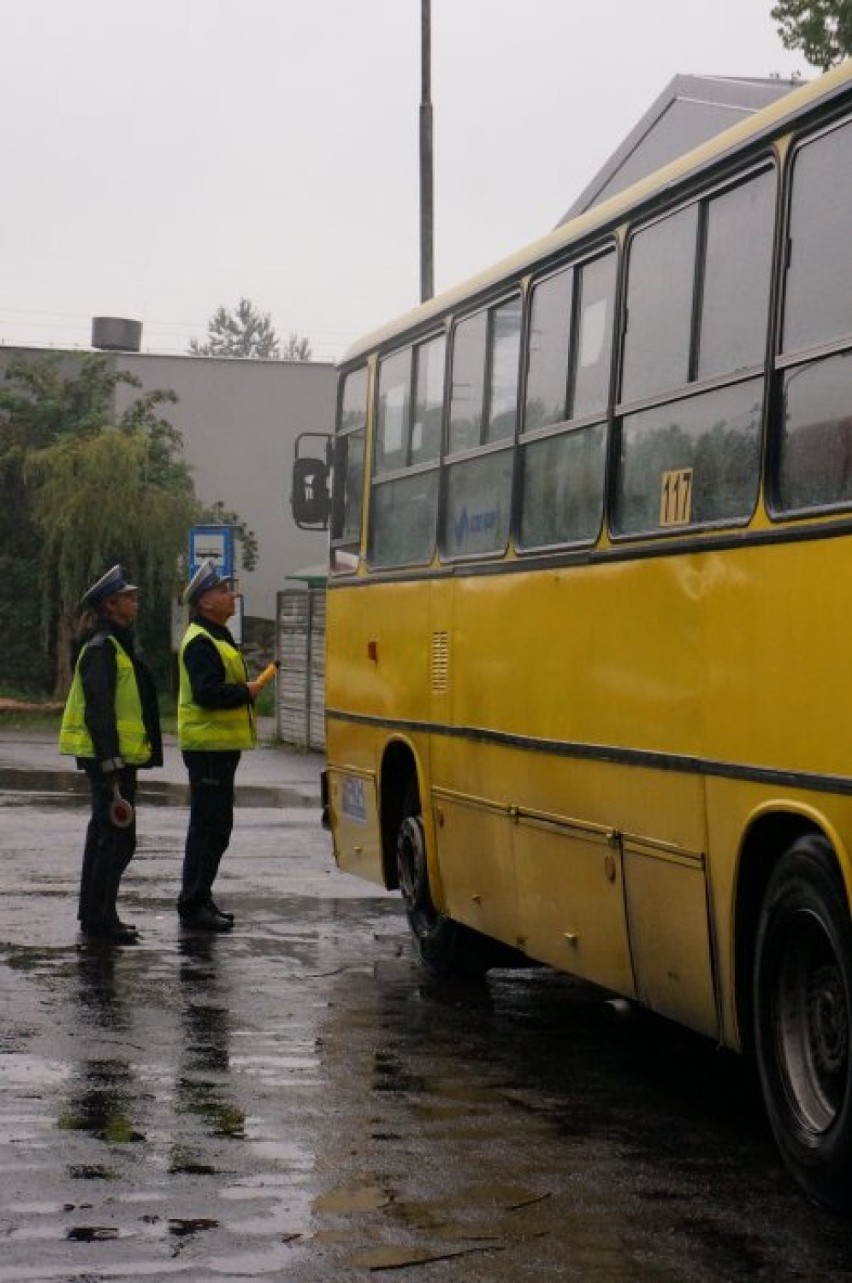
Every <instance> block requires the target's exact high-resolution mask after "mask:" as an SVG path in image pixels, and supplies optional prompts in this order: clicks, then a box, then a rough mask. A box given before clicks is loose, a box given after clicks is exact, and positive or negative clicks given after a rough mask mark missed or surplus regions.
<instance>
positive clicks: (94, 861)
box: [77, 760, 136, 933]
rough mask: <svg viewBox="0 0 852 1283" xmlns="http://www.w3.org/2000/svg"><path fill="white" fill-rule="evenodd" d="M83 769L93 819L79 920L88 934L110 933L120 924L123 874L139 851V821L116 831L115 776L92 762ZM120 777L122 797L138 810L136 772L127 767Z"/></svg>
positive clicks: (87, 844)
mask: <svg viewBox="0 0 852 1283" xmlns="http://www.w3.org/2000/svg"><path fill="white" fill-rule="evenodd" d="M83 769H84V770H85V772H86V775H87V776H88V780H89V787H90V788H91V791H92V815H91V818H90V820H89V827H88V828H87V830H86V845H85V847H84V848H83V869H82V873H81V875H80V907H79V910H78V913H77V917H78V918H79V919H80V923H81V925H82V927H83V930H84V931H90V932H94V933H96V932H99V931H109V930H110V929H111V928H113V927H114V926H115V925H116V923H117V922H118V914H117V913H116V908H115V902H116V898H117V896H118V888H119V884H120V882H121V877H122V874H123V873H124V870H125V869H126V868H127V866H128V864H129V863H130V861H131V860H132V859H133V853H134V852H135V850H136V817H135V813H134V818H133V820H132V821H131V822H130V824H129V825H128V827H127V828H125V829H119V828H116V826H115V825H114V824H113V823H112V822H111V820H110V818H109V808H110V804H111V803H112V800H113V785H112V776H111V775H104V773H103V771H101V770H100V768H99V767H98V766H97V765H96V764H95V763H94V762H90V761H88V760H84V761H83ZM117 775H118V784H119V789H120V790H121V796H122V797H123V798H124V799H125V801H127V802H129V803H130V805H131V806H133V807H135V804H136V768H135V767H132V766H125V767H123V768H122V769H121V770H120V771H118V772H117Z"/></svg>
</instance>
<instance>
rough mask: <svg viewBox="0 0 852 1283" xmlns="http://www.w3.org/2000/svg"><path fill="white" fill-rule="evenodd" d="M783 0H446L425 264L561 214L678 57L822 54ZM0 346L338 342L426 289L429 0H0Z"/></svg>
mask: <svg viewBox="0 0 852 1283" xmlns="http://www.w3.org/2000/svg"><path fill="white" fill-rule="evenodd" d="M772 3H773V0H432V36H433V39H432V99H433V103H434V113H435V114H434V121H435V126H434V128H435V227H436V230H435V278H436V279H435V284H436V288H437V289H438V290H441V289H443V288H446V287H447V286H450V285H452V284H455V283H456V282H458V281H459V280H462V279H464V278H465V277H468V276H470V275H472V274H473V273H475V272H477V271H479V270H480V269H481V268H483V267H485V266H487V265H488V264H489V263H491V262H493V261H494V260H496V259H499V258H502V257H504V256H505V255H507V254H510V253H512V252H514V251H515V250H516V249H518V248H520V247H521V246H522V245H524V244H526V243H527V242H529V241H531V240H533V239H535V238H536V237H537V236H538V235H539V234H541V233H543V232H545V231H547V230H549V229H550V228H551V227H552V226H553V225H554V224H555V223H556V222H557V221H558V219H559V218H560V216H561V215H562V214H563V213H564V211H565V210H566V209H567V208H568V206H569V205H570V204H571V203H572V201H573V200H574V198H575V197H576V196H577V195H578V194H579V193H580V191H581V190H582V189H583V188H584V187H585V186H586V184H587V183H588V182H589V180H590V179H591V178H592V176H593V175H594V173H595V172H596V171H597V169H598V168H599V167H600V166H601V165H602V164H603V163H604V162H605V161H606V160H607V159H608V157H609V156H610V155H611V154H612V152H613V151H614V150H615V148H616V147H617V146H618V144H619V143H620V142H621V141H622V139H623V138H624V136H625V134H627V133H628V131H629V130H630V129H631V128H632V127H633V125H635V124H636V122H637V121H638V119H639V118H640V117H641V116H642V115H643V114H644V112H645V111H646V110H647V109H648V107H649V106H650V105H651V104H652V102H653V101H654V99H655V98H656V97H657V96H658V95H659V94H660V92H661V91H662V90H663V89H664V87H665V86H666V84H667V83H668V82H669V81H670V80H671V78H672V77H673V76H674V75H676V74H678V73H691V74H716V75H728V76H770V75H773V74H778V75H781V76H782V77H785V78H786V77H789V76H790V75H792V74H793V73H795V72H799V73H800V74H801V75H803V76H805V77H809V76H812V75H814V74H815V72H814V71H813V69H812V68H809V67H808V65H807V64H806V63H805V61H804V59H803V57H802V56H801V54H798V53H790V52H788V51H787V50H785V49H784V48H783V47H782V45H781V41H780V39H779V37H778V35H777V33H776V30H775V24H774V22H773V21H772V19H771V18H770V16H769V12H770V9H771V8H772ZM0 14H2V39H3V75H2V77H0V120H2V127H1V128H2V178H3V199H2V203H0V343H6V344H10V343H26V344H34V345H38V346H48V345H56V346H83V347H85V346H88V344H89V341H90V336H91V317H92V316H95V315H109V316H125V317H132V318H135V319H138V320H141V321H142V322H143V327H144V328H143V349H144V350H146V351H156V352H164V351H167V352H183V351H186V348H187V346H188V343H189V339H190V338H191V337H193V336H196V337H199V338H202V339H203V338H204V335H205V331H206V325H207V321H208V319H209V318H210V316H211V315H212V313H213V312H214V311H215V310H216V308H217V307H218V306H219V305H220V304H224V305H226V306H233V305H234V304H235V303H236V302H237V300H238V299H239V298H240V296H242V295H245V296H248V297H249V298H250V299H252V301H253V302H254V303H255V304H256V306H257V307H258V308H260V309H261V310H262V311H264V312H269V313H270V314H271V316H272V320H273V324H274V325H275V328H276V331H277V332H278V334H279V336H281V337H282V338H286V336H287V335H288V334H289V333H290V332H292V331H296V332H298V333H299V334H300V335H306V336H307V337H308V338H310V339H311V341H312V343H313V348H314V355H315V357H316V358H318V359H329V360H331V359H334V358H336V357H338V356H340V355H341V353H342V352H343V351H344V350H345V348H346V346H347V345H348V343H350V342H351V341H352V340H353V339H355V338H356V337H357V336H358V335H359V334H361V333H363V332H364V331H366V330H370V329H372V328H373V327H374V326H376V325H379V324H382V323H384V322H385V321H387V320H390V319H391V318H392V317H394V316H395V315H397V314H398V313H400V312H403V311H406V310H407V309H408V308H409V307H411V306H413V305H414V304H415V303H416V302H417V300H418V296H419V248H418V227H419V205H418V202H419V194H418V192H419V188H418V129H419V125H418V114H419V102H420V0H138V2H137V3H131V2H130V0H24V2H20V0H0Z"/></svg>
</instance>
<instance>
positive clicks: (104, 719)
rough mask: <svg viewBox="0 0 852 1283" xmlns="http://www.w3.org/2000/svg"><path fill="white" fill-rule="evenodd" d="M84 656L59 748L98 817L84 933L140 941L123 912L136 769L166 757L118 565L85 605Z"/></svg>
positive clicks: (133, 591)
mask: <svg viewBox="0 0 852 1283" xmlns="http://www.w3.org/2000/svg"><path fill="white" fill-rule="evenodd" d="M80 606H81V610H82V614H81V617H80V624H79V628H78V632H77V647H78V651H77V661H76V664H75V668H74V679H73V681H72V683H71V691H70V693H69V695H68V701H67V703H66V705H65V711H64V714H63V717H62V726H61V730H60V733H59V751H60V752H61V753H68V754H71V755H73V756H74V757H76V758H77V766H78V767H79V768H80V769H82V770H84V771H85V772H86V775H87V777H88V780H89V787H90V789H91V795H92V814H91V818H90V820H89V825H88V829H87V831H86V843H85V847H84V850H83V868H82V873H81V877H80V903H79V911H78V917H79V920H80V928H81V932H82V934H83V936H84V937H85V938H90V939H99V940H108V941H111V942H113V943H115V944H135V943H136V942H137V940H138V932H137V930H136V928H135V926H133V925H132V924H131V923H127V922H122V921H121V919H120V918H119V916H118V912H117V910H116V899H117V897H118V888H119V884H120V882H121V878H122V875H123V873H124V870H125V869H126V868H127V866H128V864H129V863H130V861H131V859H132V858H133V854H134V852H135V850H136V813H135V807H134V802H135V799H136V772H137V770H138V769H139V768H140V767H149V766H161V765H162V762H163V750H162V738H161V734H160V715H159V708H158V705H157V692H156V688H155V686H154V680H153V677H152V675H151V673H150V671H149V669H148V668H147V666H146V665H145V664H144V663H143V662H142V660H141V658H140V657H139V655H137V653H136V648H135V642H134V635H133V625H134V623H135V621H136V614H137V611H138V609H139V590H138V589H137V587H136V585H135V584H131V583H130V582H129V581H128V578H127V575H126V574H125V572H124V570H123V568H122V567H121V566H120V565H116V566H113V567H112V568H111V569H110V570H108V571H107V572H106V574H104V575H102V576H101V578H100V579H99V580H98V581H97V582H96V583H94V584H92V586H91V588H89V589H88V590H87V592H86V593H84V595H83V598H82V600H81V602H80Z"/></svg>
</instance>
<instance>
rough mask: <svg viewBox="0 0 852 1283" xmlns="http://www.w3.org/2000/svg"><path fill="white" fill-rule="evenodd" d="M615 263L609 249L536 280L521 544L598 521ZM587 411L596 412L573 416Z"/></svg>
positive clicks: (577, 533) (587, 535)
mask: <svg viewBox="0 0 852 1283" xmlns="http://www.w3.org/2000/svg"><path fill="white" fill-rule="evenodd" d="M615 263H616V259H615V254H614V253H613V252H612V251H609V252H608V253H606V254H604V255H602V256H600V257H598V258H596V259H592V260H591V261H589V262H587V263H584V264H581V265H579V266H577V267H575V268H574V267H572V268H567V269H564V270H563V271H561V272H558V273H556V275H554V276H551V277H548V278H546V279H545V280H543V281H540V282H539V283H538V284H536V285H535V286H534V288H533V292H532V302H531V306H530V339H529V362H528V367H527V389H526V403H525V407H524V409H525V413H524V426H523V436H522V438H521V451H522V477H523V481H522V490H521V525H520V531H519V538H520V543H521V546H522V547H523V548H541V547H545V546H548V545H557V544H563V543H591V542H592V541H593V540H594V539H595V538H597V535H598V532H599V530H600V525H601V517H602V513H603V498H604V475H605V465H606V442H607V433H606V424H605V422H604V415H605V414H606V410H607V403H608V400H609V384H610V370H611V367H612V334H613V316H614V312H615ZM572 327H573V330H574V332H573V333H572ZM590 416H598V417H599V419H600V421H599V422H595V423H591V424H589V423H587V422H586V423H583V424H582V426H575V425H574V423H573V420H574V419H588V418H589V417H590Z"/></svg>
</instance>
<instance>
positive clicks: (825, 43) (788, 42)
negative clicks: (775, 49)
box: [770, 0, 852, 71]
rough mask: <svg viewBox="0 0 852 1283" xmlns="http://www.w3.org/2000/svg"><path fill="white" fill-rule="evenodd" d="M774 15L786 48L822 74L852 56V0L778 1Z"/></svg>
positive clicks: (771, 13)
mask: <svg viewBox="0 0 852 1283" xmlns="http://www.w3.org/2000/svg"><path fill="white" fill-rule="evenodd" d="M770 15H771V17H772V18H774V19H775V21H776V22H777V23H778V34H779V35H780V37H781V43H782V44H783V45H784V48H785V49H801V51H802V53H803V54H804V55H805V57H806V58H807V60H808V62H809V63H811V65H812V66H814V67H819V68H820V69H821V70H822V71H827V70H828V68H829V67H833V66H834V64H835V63H838V62H842V60H843V59H844V58H846V57H848V56H849V54H850V53H852V0H778V3H777V4H776V5H775V7H774V8H773V9H771V10H770Z"/></svg>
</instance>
